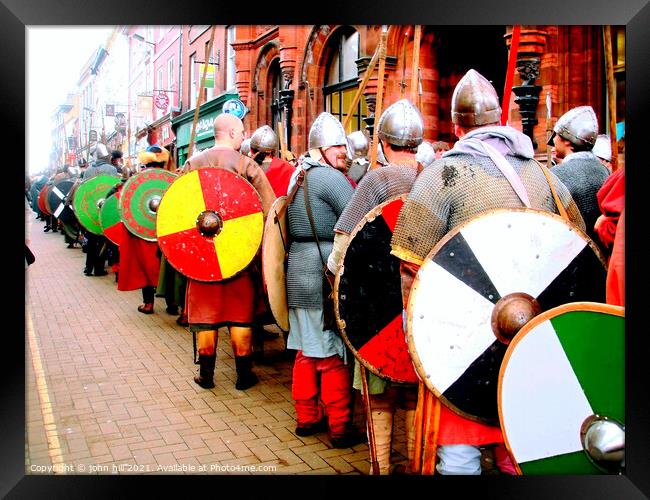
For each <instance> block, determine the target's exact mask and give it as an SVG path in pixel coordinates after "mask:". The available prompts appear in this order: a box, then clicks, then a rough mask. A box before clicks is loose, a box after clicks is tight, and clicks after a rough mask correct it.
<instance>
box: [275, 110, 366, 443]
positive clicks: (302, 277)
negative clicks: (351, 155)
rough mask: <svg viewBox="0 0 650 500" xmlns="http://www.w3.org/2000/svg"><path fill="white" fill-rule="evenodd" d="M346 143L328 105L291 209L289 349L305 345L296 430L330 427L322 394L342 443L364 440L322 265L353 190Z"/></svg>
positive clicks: (297, 366)
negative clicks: (330, 323) (328, 314)
mask: <svg viewBox="0 0 650 500" xmlns="http://www.w3.org/2000/svg"><path fill="white" fill-rule="evenodd" d="M346 142H347V141H346V137H345V131H344V130H343V126H342V125H341V123H340V122H339V121H338V120H337V119H336V118H334V116H332V115H331V114H329V113H326V112H324V113H321V114H320V115H319V116H318V117H317V118H316V120H314V123H313V124H312V126H311V129H310V131H309V154H308V155H305V157H304V159H303V160H302V163H301V172H300V174H299V175H298V176H297V180H295V185H296V186H298V188H297V190H296V191H295V196H294V197H293V199H292V201H291V202H290V203H289V208H288V211H287V218H288V228H289V238H290V240H291V246H290V247H289V262H288V268H287V298H288V305H289V338H288V340H287V348H289V349H296V350H297V351H298V353H297V354H296V359H295V363H294V367H293V382H292V390H291V395H292V397H293V399H294V401H295V409H296V420H297V428H296V434H297V435H298V436H309V435H312V434H316V433H318V432H321V431H324V430H325V425H324V420H323V415H322V412H321V407H320V404H319V397H320V399H321V400H322V402H323V404H324V406H325V412H326V415H327V422H328V425H329V431H330V439H331V441H332V446H334V447H335V448H349V447H350V446H354V445H355V444H358V443H359V442H361V440H362V439H363V436H360V435H358V434H356V433H355V432H354V431H353V430H352V429H351V426H350V422H351V421H352V412H351V408H350V397H351V387H350V374H349V371H348V368H347V367H346V365H345V356H346V352H345V345H344V343H343V340H342V339H341V337H340V336H339V335H338V333H337V332H336V331H334V330H333V329H331V328H330V327H326V323H325V315H324V305H323V278H324V269H323V268H324V262H325V260H326V259H327V256H328V255H329V252H330V251H331V249H332V242H333V240H334V225H335V224H336V221H337V220H338V218H339V216H340V215H341V213H342V212H343V209H344V208H345V206H346V205H347V203H348V201H349V200H350V198H351V197H352V193H353V191H354V189H353V188H352V186H351V185H350V182H349V181H348V179H347V178H346V177H345V175H344V174H343V173H342V172H341V171H340V170H338V169H340V168H342V167H343V166H344V164H345V158H346V154H347V153H346ZM292 184H294V183H293V182H292ZM289 189H290V191H291V190H292V188H291V186H290V188H289ZM319 375H320V377H319ZM319 378H320V383H319Z"/></svg>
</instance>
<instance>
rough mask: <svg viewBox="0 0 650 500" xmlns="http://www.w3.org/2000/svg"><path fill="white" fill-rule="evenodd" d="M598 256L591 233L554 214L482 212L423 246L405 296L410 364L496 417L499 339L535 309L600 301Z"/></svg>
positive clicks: (458, 402)
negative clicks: (424, 250)
mask: <svg viewBox="0 0 650 500" xmlns="http://www.w3.org/2000/svg"><path fill="white" fill-rule="evenodd" d="M605 278H606V271H605V264H604V260H603V259H602V256H601V254H600V252H599V251H598V249H597V248H596V246H595V244H594V243H593V241H591V240H590V239H589V238H588V237H587V236H586V235H585V234H584V233H583V232H582V231H580V229H579V228H577V227H576V226H574V225H573V224H571V223H569V222H567V221H566V220H565V219H563V218H561V217H559V216H558V215H555V214H552V213H549V212H542V211H539V210H532V209H526V208H522V209H508V210H505V209H498V210H491V211H488V212H484V213H482V214H480V215H477V216H476V217H474V218H473V219H470V220H469V221H467V222H466V223H464V224H461V225H459V226H457V227H455V228H454V229H453V230H452V231H450V232H449V233H447V235H446V236H445V237H443V238H442V239H441V240H440V241H439V242H438V244H437V245H436V246H435V247H434V248H433V249H432V250H431V252H430V253H429V255H428V256H427V257H426V259H425V260H424V262H423V264H422V266H421V267H420V269H419V270H418V273H417V276H416V278H415V280H414V282H413V287H412V289H411V293H410V296H409V303H408V308H407V309H408V314H407V331H408V345H409V352H410V353H411V357H412V359H413V364H414V365H415V369H416V371H417V373H418V375H419V376H420V378H421V379H422V381H423V382H424V383H425V384H426V386H427V387H428V388H429V390H431V391H432V392H434V394H436V396H438V397H439V398H440V400H441V401H442V403H444V404H445V405H447V406H448V407H449V408H451V409H452V410H454V411H455V412H456V413H459V414H461V415H463V416H465V417H467V418H470V419H474V420H478V421H481V422H484V423H487V424H489V425H496V424H497V423H498V421H499V413H498V407H497V385H498V376H499V368H500V366H501V361H502V360H503V356H504V354H505V352H506V348H507V345H508V342H509V340H507V339H511V338H512V337H513V336H514V335H515V334H516V332H517V331H519V329H520V328H521V327H522V326H523V325H525V324H526V322H528V321H529V320H530V319H532V318H534V317H535V316H536V315H538V314H539V313H541V312H543V311H547V310H549V309H552V308H553V307H557V306H559V305H562V304H568V303H570V302H577V301H590V302H591V301H592V302H604V301H605Z"/></svg>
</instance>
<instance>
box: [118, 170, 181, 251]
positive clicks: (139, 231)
mask: <svg viewBox="0 0 650 500" xmlns="http://www.w3.org/2000/svg"><path fill="white" fill-rule="evenodd" d="M176 177H177V175H176V174H174V173H172V172H169V171H168V170H165V169H163V168H146V169H144V170H143V171H141V172H138V173H137V174H135V175H133V176H131V177H130V178H129V180H128V181H126V183H125V184H124V187H123V188H122V195H121V197H120V203H119V211H120V217H121V218H122V222H123V223H124V226H125V227H126V228H127V229H128V230H129V232H130V233H132V234H134V235H135V236H137V237H139V238H142V239H143V240H147V241H156V212H157V210H158V206H159V205H160V200H161V199H162V197H163V194H164V193H165V191H167V188H168V187H169V186H170V185H171V183H172V182H174V179H176Z"/></svg>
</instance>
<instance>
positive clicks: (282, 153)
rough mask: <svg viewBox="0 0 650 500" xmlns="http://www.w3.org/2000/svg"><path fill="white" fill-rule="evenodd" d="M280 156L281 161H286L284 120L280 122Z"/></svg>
mask: <svg viewBox="0 0 650 500" xmlns="http://www.w3.org/2000/svg"><path fill="white" fill-rule="evenodd" d="M279 131H280V154H281V156H282V159H283V160H286V159H287V144H286V142H285V138H284V120H280V127H279Z"/></svg>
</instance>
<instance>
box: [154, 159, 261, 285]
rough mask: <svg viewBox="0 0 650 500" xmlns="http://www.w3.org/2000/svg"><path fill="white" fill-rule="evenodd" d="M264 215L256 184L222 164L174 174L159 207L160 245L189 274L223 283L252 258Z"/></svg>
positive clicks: (177, 266)
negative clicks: (174, 176)
mask: <svg viewBox="0 0 650 500" xmlns="http://www.w3.org/2000/svg"><path fill="white" fill-rule="evenodd" d="M263 229H264V213H263V211H262V202H261V200H260V197H259V195H258V194H257V191H255V188H253V186H252V185H251V184H250V183H249V182H248V181H247V180H246V179H244V178H243V177H241V176H239V175H237V174H235V173H233V172H230V171H228V170H225V169H223V168H211V167H204V168H199V169H197V170H194V171H192V172H189V173H187V174H184V175H182V176H180V177H178V178H177V179H176V180H175V181H174V182H173V183H172V185H171V186H169V189H167V191H166V192H165V194H164V196H163V197H162V200H161V201H160V206H159V208H158V218H157V222H156V233H157V236H158V244H159V245H160V248H161V250H162V252H163V254H165V257H166V258H167V260H168V261H169V263H170V264H171V265H172V266H173V267H174V268H175V269H176V270H178V271H179V272H180V273H181V274H184V275H185V276H187V277H188V278H191V279H194V280H197V281H206V282H212V281H221V280H225V279H228V278H231V277H233V276H235V275H236V274H237V273H239V272H240V271H242V270H244V269H245V268H246V267H247V266H248V265H249V264H250V263H251V261H252V260H253V258H254V257H255V255H256V254H257V251H258V250H259V247H260V244H261V242H262V232H263Z"/></svg>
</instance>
